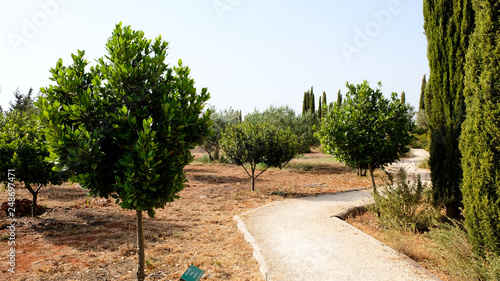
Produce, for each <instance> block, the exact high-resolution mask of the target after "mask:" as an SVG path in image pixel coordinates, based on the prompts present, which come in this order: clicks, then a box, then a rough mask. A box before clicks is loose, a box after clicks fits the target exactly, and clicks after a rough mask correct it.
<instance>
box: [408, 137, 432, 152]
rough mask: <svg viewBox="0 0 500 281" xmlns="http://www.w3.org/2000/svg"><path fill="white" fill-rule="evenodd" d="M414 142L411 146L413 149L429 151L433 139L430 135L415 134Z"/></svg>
mask: <svg viewBox="0 0 500 281" xmlns="http://www.w3.org/2000/svg"><path fill="white" fill-rule="evenodd" d="M413 137H414V138H413V141H412V142H411V144H410V147H411V148H421V149H425V150H427V151H429V149H430V145H431V139H430V136H429V135H428V134H417V133H414V134H413Z"/></svg>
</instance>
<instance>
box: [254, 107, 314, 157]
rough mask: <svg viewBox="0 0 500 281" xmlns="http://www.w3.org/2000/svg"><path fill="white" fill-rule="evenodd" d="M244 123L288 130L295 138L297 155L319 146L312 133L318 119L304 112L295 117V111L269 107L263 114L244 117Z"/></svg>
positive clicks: (256, 112)
mask: <svg viewBox="0 0 500 281" xmlns="http://www.w3.org/2000/svg"><path fill="white" fill-rule="evenodd" d="M245 121H246V122H250V123H262V122H268V123H269V124H270V125H271V126H276V127H278V128H281V129H283V130H286V129H287V128H290V130H291V131H292V133H293V134H294V135H296V136H297V141H298V143H299V148H298V151H297V152H298V153H307V152H311V147H317V146H319V144H320V143H319V140H318V138H317V137H316V136H314V132H313V127H314V126H315V125H316V124H317V122H318V118H316V116H315V115H314V114H313V113H311V112H305V113H303V114H302V115H298V116H297V115H295V111H294V110H293V109H291V108H290V107H288V106H280V107H275V106H270V107H269V108H267V109H266V110H264V111H263V112H259V111H257V110H255V111H254V112H252V113H249V114H247V115H245Z"/></svg>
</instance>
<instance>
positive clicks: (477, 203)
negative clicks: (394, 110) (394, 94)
mask: <svg viewBox="0 0 500 281" xmlns="http://www.w3.org/2000/svg"><path fill="white" fill-rule="evenodd" d="M499 14H500V2H499V1H498V0H424V19H425V24H424V29H425V33H426V36H427V40H428V59H429V66H430V76H429V80H428V81H426V82H423V83H422V84H423V85H425V95H424V100H425V102H424V104H421V105H420V109H422V108H424V110H425V111H426V113H427V118H428V126H429V131H430V134H431V151H430V155H431V156H430V161H429V164H430V168H431V180H432V183H433V198H434V201H435V203H436V204H443V205H444V206H445V208H446V213H447V215H448V216H449V217H453V218H457V217H459V215H460V208H461V207H463V210H464V216H465V225H466V228H467V231H468V233H469V236H470V241H471V242H472V244H473V247H474V248H475V250H476V251H478V252H480V253H483V254H484V253H487V252H496V253H499V252H500V220H499V219H500V181H499V180H500V103H499V96H500V66H499V63H500V60H499V58H500V47H499V44H500V17H499ZM424 79H425V78H424ZM424 81H425V80H424Z"/></svg>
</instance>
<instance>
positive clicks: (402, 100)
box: [401, 91, 406, 104]
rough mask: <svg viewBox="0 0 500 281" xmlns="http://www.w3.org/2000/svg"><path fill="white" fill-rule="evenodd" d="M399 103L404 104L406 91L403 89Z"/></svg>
mask: <svg viewBox="0 0 500 281" xmlns="http://www.w3.org/2000/svg"><path fill="white" fill-rule="evenodd" d="M401 103H402V104H406V93H405V91H403V92H402V93H401Z"/></svg>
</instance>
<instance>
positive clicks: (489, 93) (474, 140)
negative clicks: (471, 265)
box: [460, 0, 500, 254]
mask: <svg viewBox="0 0 500 281" xmlns="http://www.w3.org/2000/svg"><path fill="white" fill-rule="evenodd" d="M474 10H475V12H476V15H477V16H476V29H475V32H474V34H473V35H472V37H471V46H474V48H470V50H469V52H468V54H467V65H466V77H465V79H466V85H467V87H466V89H465V92H466V104H467V114H466V115H467V117H466V119H465V122H464V124H463V130H462V135H461V137H460V149H461V151H462V155H463V158H462V167H463V171H464V177H463V185H462V192H463V197H464V198H463V203H464V215H465V225H466V227H467V231H468V233H469V235H470V241H471V243H472V245H473V248H474V250H475V251H476V252H480V253H482V254H485V253H488V252H489V253H496V254H500V180H499V179H500V102H499V100H500V84H499V83H498V81H500V32H499V31H500V10H499V3H498V1H487V0H477V1H474Z"/></svg>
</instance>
